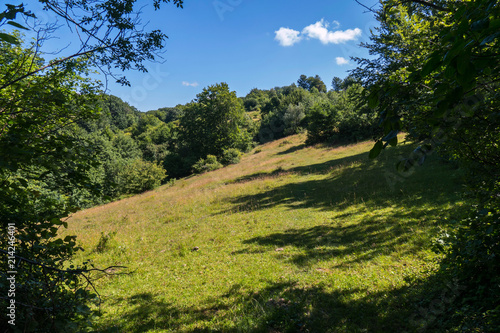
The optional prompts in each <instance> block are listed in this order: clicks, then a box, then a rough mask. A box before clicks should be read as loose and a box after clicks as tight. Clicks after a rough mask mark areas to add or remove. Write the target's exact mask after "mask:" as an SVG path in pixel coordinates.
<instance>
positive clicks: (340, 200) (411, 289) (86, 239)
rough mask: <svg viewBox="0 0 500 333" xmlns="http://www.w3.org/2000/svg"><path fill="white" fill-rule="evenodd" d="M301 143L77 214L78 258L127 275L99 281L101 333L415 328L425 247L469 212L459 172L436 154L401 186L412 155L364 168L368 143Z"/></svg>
mask: <svg viewBox="0 0 500 333" xmlns="http://www.w3.org/2000/svg"><path fill="white" fill-rule="evenodd" d="M304 139H305V137H304V135H298V136H294V137H291V138H286V139H283V140H279V141H276V142H272V143H269V144H267V145H265V146H263V147H259V149H261V151H260V152H258V153H254V152H251V153H249V154H247V155H246V156H244V158H243V159H242V162H241V163H240V164H237V165H232V166H229V167H226V168H224V169H220V170H217V171H214V172H210V173H207V174H204V175H199V176H194V177H190V178H187V179H183V180H179V181H177V182H175V184H174V185H171V186H165V187H161V188H159V189H157V190H155V191H151V192H148V193H144V194H142V195H139V196H135V197H132V198H127V199H124V200H121V201H118V202H114V203H111V204H108V205H105V206H100V207H96V208H93V209H89V210H86V211H82V212H79V213H77V214H75V215H74V216H73V217H72V218H71V219H70V221H71V223H70V227H69V229H68V231H67V233H70V234H76V235H78V239H79V241H80V243H81V245H82V246H83V247H84V248H85V249H87V251H85V252H83V253H82V254H81V255H80V257H79V258H78V260H84V259H89V258H90V259H92V260H93V262H94V263H95V265H96V266H98V267H106V266H109V265H125V266H127V267H128V269H126V270H125V271H126V272H129V273H130V274H127V275H117V276H104V277H102V278H101V279H100V280H99V281H98V283H97V287H98V290H99V291H100V294H101V296H102V301H103V303H102V305H101V308H100V310H101V313H102V316H101V317H99V318H98V319H97V324H96V331H101V332H403V331H415V330H417V329H418V325H419V323H418V322H417V320H415V319H414V318H416V317H418V306H417V304H418V300H419V299H420V298H421V297H423V296H425V290H424V287H423V284H422V283H421V281H425V279H426V278H427V277H429V276H431V275H432V272H433V270H434V269H435V268H436V266H437V264H438V260H439V257H438V256H437V255H436V254H434V253H433V252H432V251H431V250H430V247H431V241H432V238H433V237H434V236H436V234H437V233H438V231H439V228H440V226H445V225H446V224H447V220H449V219H452V218H453V216H454V214H459V211H460V210H461V209H463V208H462V207H463V206H465V205H466V204H465V202H464V201H463V200H462V199H461V197H460V195H459V193H460V192H461V186H462V185H461V183H460V174H459V171H458V170H456V169H454V168H453V167H452V166H451V165H449V164H446V163H444V162H442V161H440V160H439V159H438V158H437V156H431V157H430V158H429V159H428V161H427V162H426V163H425V164H424V166H422V167H419V168H416V169H415V171H414V173H413V174H412V175H411V176H408V177H406V176H400V175H397V174H396V173H395V164H396V162H397V159H398V156H399V155H406V154H409V152H411V151H412V150H413V149H414V148H415V147H414V146H412V145H402V146H400V147H397V148H391V149H389V150H387V151H384V152H383V155H382V156H381V157H380V158H379V159H377V160H374V161H372V160H369V159H368V151H369V149H370V148H371V146H372V143H371V142H365V143H360V144H357V145H351V146H347V147H337V148H329V147H320V146H318V147H305V146H304V144H303V142H304ZM103 238H106V240H105V241H104V245H103ZM416 315H417V316H416Z"/></svg>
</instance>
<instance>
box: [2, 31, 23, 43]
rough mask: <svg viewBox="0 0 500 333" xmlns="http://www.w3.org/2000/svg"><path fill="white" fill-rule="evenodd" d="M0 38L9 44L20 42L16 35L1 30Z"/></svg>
mask: <svg viewBox="0 0 500 333" xmlns="http://www.w3.org/2000/svg"><path fill="white" fill-rule="evenodd" d="M0 40H3V41H4V42H7V43H9V44H20V43H19V40H18V39H17V38H16V37H14V36H11V35H9V34H6V33H3V32H0Z"/></svg>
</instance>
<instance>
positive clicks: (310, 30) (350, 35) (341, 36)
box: [302, 19, 361, 45]
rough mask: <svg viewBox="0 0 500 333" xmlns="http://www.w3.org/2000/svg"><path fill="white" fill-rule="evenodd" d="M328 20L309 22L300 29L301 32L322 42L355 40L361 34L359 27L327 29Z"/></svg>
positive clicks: (332, 42) (338, 42)
mask: <svg viewBox="0 0 500 333" xmlns="http://www.w3.org/2000/svg"><path fill="white" fill-rule="evenodd" d="M328 26H329V24H328V22H325V20H323V19H322V20H321V21H318V22H316V23H314V24H311V25H309V26H307V27H305V28H304V30H302V33H303V34H304V35H306V36H307V37H309V38H314V39H318V40H319V41H320V42H321V43H323V44H325V45H326V44H330V43H331V44H340V43H345V42H348V41H351V40H355V39H356V38H358V37H359V36H361V29H359V28H355V29H347V30H344V31H342V30H338V31H329V30H328Z"/></svg>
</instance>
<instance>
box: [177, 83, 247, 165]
mask: <svg viewBox="0 0 500 333" xmlns="http://www.w3.org/2000/svg"><path fill="white" fill-rule="evenodd" d="M246 121H247V120H246V115H245V109H244V108H243V105H242V102H241V100H239V99H238V97H237V96H236V92H234V91H230V90H229V86H228V85H227V83H220V84H215V85H212V86H209V87H208V88H204V89H203V91H202V92H201V93H200V94H198V95H197V97H196V99H195V100H194V101H193V102H192V103H190V104H189V105H188V106H187V107H186V109H185V111H184V114H183V116H182V118H181V119H180V123H179V127H180V128H179V136H180V141H181V142H182V144H183V145H184V146H185V147H186V148H187V149H189V151H190V152H191V154H192V155H193V156H195V157H196V160H198V159H200V158H205V157H206V156H207V155H215V156H222V153H223V151H224V150H226V149H229V148H238V149H240V150H246V147H247V146H248V144H249V142H250V137H249V135H248V133H247V131H246V130H245V129H244V126H245V122H246Z"/></svg>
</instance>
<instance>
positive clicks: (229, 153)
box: [221, 148, 241, 165]
mask: <svg viewBox="0 0 500 333" xmlns="http://www.w3.org/2000/svg"><path fill="white" fill-rule="evenodd" d="M240 161H241V152H240V151H239V150H238V149H235V148H229V149H226V150H224V151H223V152H222V157H221V163H222V164H223V165H229V164H238V163H240Z"/></svg>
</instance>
